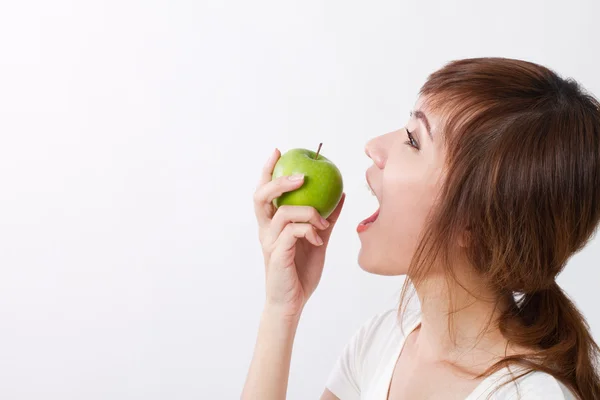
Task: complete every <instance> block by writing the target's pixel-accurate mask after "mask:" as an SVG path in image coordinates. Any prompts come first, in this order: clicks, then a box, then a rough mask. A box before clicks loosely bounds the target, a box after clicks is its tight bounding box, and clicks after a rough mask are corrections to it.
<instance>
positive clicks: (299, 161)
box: [272, 143, 344, 218]
mask: <svg viewBox="0 0 600 400" xmlns="http://www.w3.org/2000/svg"><path fill="white" fill-rule="evenodd" d="M322 144H323V143H321V144H320V145H319V148H318V150H317V152H316V153H315V152H314V151H311V150H307V149H291V150H289V151H287V152H286V153H285V154H282V155H281V157H280V158H279V160H278V161H277V163H276V164H275V167H274V169H273V176H272V179H275V178H278V177H280V176H283V175H293V174H304V183H303V184H302V186H300V187H299V188H298V189H296V190H293V191H291V192H285V193H283V194H282V195H281V196H279V197H278V198H276V199H274V200H273V204H274V205H275V207H279V206H282V205H296V206H311V207H314V208H316V209H317V211H318V212H319V214H320V215H321V216H322V217H323V218H327V217H329V215H331V213H332V212H333V210H335V207H336V206H337V205H338V203H339V201H340V200H341V198H342V192H343V190H344V183H343V181H342V174H341V173H340V170H339V169H338V168H337V167H336V166H335V164H334V163H332V162H331V161H329V160H328V159H327V158H326V157H324V156H323V155H321V154H319V152H320V151H321V145H322Z"/></svg>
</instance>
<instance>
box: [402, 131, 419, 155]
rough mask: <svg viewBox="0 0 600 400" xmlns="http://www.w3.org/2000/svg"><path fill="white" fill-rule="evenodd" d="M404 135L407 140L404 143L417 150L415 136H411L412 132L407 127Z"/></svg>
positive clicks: (417, 145) (417, 144)
mask: <svg viewBox="0 0 600 400" xmlns="http://www.w3.org/2000/svg"><path fill="white" fill-rule="evenodd" d="M406 136H408V140H407V141H406V142H405V143H406V144H407V145H409V146H411V147H414V148H415V149H417V150H419V143H417V142H416V141H415V138H413V136H412V133H411V132H410V131H409V130H408V129H407V130H406Z"/></svg>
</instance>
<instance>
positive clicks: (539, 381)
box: [493, 371, 577, 400]
mask: <svg viewBox="0 0 600 400" xmlns="http://www.w3.org/2000/svg"><path fill="white" fill-rule="evenodd" d="M515 375H516V376H518V375H519V374H515ZM503 378H504V379H507V380H508V379H509V378H511V376H510V373H508V372H506V373H505V374H504V375H503ZM497 382H498V385H499V381H497ZM494 386H496V385H494ZM493 399H494V400H508V399H522V400H533V399H545V400H576V399H577V397H575V395H574V394H573V392H571V390H570V389H569V388H567V386H566V385H564V384H563V383H562V382H561V381H559V380H558V379H556V378H555V377H554V376H552V375H550V374H548V373H546V372H543V371H531V372H529V373H528V374H526V375H524V376H521V377H520V378H518V379H517V380H516V381H515V382H510V383H508V384H506V385H504V386H502V388H501V389H499V390H498V392H497V394H496V395H495V396H494V397H493Z"/></svg>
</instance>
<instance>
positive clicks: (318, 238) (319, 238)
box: [317, 236, 323, 246]
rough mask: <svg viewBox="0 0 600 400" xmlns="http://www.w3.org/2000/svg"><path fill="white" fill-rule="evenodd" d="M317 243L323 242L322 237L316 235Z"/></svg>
mask: <svg viewBox="0 0 600 400" xmlns="http://www.w3.org/2000/svg"><path fill="white" fill-rule="evenodd" d="M317 243H319V246H320V245H322V244H323V239H321V237H320V236H317Z"/></svg>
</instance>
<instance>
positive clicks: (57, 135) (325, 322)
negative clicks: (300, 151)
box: [0, 0, 600, 400]
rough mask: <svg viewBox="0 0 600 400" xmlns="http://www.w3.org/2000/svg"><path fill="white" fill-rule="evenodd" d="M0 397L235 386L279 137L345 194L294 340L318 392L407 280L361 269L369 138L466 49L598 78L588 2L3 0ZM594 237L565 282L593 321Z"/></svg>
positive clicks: (245, 359)
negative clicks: (266, 174) (309, 156)
mask: <svg viewBox="0 0 600 400" xmlns="http://www.w3.org/2000/svg"><path fill="white" fill-rule="evenodd" d="M0 4H1V5H0V138H1V140H0V187H1V189H2V195H1V196H0V398H3V399H42V398H43V399H61V400H65V399H86V400H93V399H148V400H151V399H170V400H172V399H234V398H239V395H240V392H241V389H242V385H243V383H244V379H245V376H246V372H247V368H248V365H249V362H250V358H251V355H252V351H253V346H254V341H255V338H256V336H255V335H256V329H257V326H258V319H259V314H260V311H261V307H262V300H263V297H264V293H263V285H264V281H263V265H262V257H261V252H260V247H259V243H258V239H257V236H256V225H255V220H254V214H253V208H252V194H253V192H254V188H255V185H256V181H257V179H258V176H259V172H260V168H261V167H262V165H263V164H264V162H265V160H266V158H267V156H268V155H269V154H270V152H271V150H272V149H273V148H274V147H278V148H279V149H280V150H282V151H286V150H288V149H290V148H293V147H306V148H312V149H316V147H317V145H318V143H319V142H323V143H324V145H323V150H322V152H323V154H324V155H325V156H326V157H328V158H330V159H331V160H332V161H334V162H335V163H336V164H337V165H338V166H339V168H340V170H341V171H342V173H343V176H344V179H345V190H346V193H347V201H346V205H345V209H344V212H343V214H342V216H341V219H340V221H339V223H338V225H337V227H336V229H335V231H334V234H333V237H332V240H331V243H330V247H329V250H328V256H327V263H326V268H325V272H324V274H323V278H322V281H321V285H320V287H319V288H318V290H317V292H316V293H315V295H314V297H313V298H312V299H311V301H310V302H309V304H308V307H307V309H306V310H305V314H304V316H303V319H302V321H301V325H300V328H299V330H298V335H297V339H296V343H295V347H294V354H293V361H292V366H291V378H290V383H289V396H288V398H290V399H313V398H318V396H319V395H320V393H321V392H322V390H323V387H324V384H325V380H326V377H327V375H328V373H329V371H330V369H331V367H332V366H333V363H334V362H335V359H336V358H337V356H338V355H339V353H340V351H341V350H342V347H343V345H344V344H345V342H346V341H347V340H348V338H349V337H350V336H351V335H352V334H353V333H354V331H355V330H356V329H357V328H358V327H359V325H360V324H362V323H363V321H364V320H365V319H367V318H368V317H369V316H371V315H372V314H374V313H376V312H379V311H382V310H383V309H385V308H387V307H392V306H394V305H395V303H396V301H397V299H398V295H399V291H400V287H401V283H402V278H401V277H393V278H390V277H380V276H374V275H369V274H367V273H366V272H364V271H362V270H361V269H360V268H359V266H358V265H357V263H356V257H357V254H358V251H359V246H360V242H359V240H358V237H357V234H356V232H355V227H356V224H357V223H358V222H359V221H360V220H362V219H363V218H365V217H367V216H369V215H370V214H371V213H372V212H373V211H374V210H375V208H376V201H375V198H373V197H371V195H370V194H369V193H368V191H367V190H366V189H365V186H364V172H365V170H366V168H368V167H369V165H370V160H369V159H368V158H367V157H366V156H365V155H364V152H363V149H364V144H365V143H366V141H367V140H368V139H369V138H371V137H373V136H376V135H380V134H382V133H386V132H389V131H391V130H394V129H398V128H400V127H402V126H403V125H404V124H405V122H406V120H407V118H408V112H409V109H410V108H411V106H412V105H413V103H414V101H415V99H416V94H417V91H418V89H419V87H420V86H421V85H422V83H423V82H424V80H425V78H426V77H427V75H428V74H429V73H431V72H433V71H434V70H436V69H437V68H440V67H441V66H442V65H443V64H444V63H446V62H448V61H450V60H453V59H458V58H464V57H476V56H503V57H513V58H522V59H526V60H529V61H534V62H538V63H541V64H544V65H547V66H549V67H551V68H553V69H555V70H556V71H557V72H559V73H561V74H563V75H565V76H572V77H574V78H576V79H577V80H579V81H580V82H581V83H582V84H583V85H584V86H585V87H586V88H588V89H589V90H590V91H592V92H593V93H594V94H596V95H600V78H599V77H598V67H599V63H598V61H599V59H598V57H599V56H598V46H597V24H598V22H599V21H598V15H600V10H599V5H598V4H599V3H598V2H597V1H594V0H590V1H569V2H559V1H555V2H550V1H541V0H540V1H528V2H523V1H504V2H501V3H499V2H494V3H492V2H481V1H462V2H460V1H459V2H451V1H437V2H436V1H419V2H417V1H413V2H407V1H386V2H383V1H370V2H366V1H361V2H359V1H348V0H343V1H342V0H337V1H314V0H304V1H262V0H259V1H241V0H240V1H236V2H234V1H223V0H215V1H205V0H201V1H166V0H165V1H149V0H144V1H141V0H140V1H95V2H84V1H75V0H73V1H71V2H69V1H65V0H57V1H41V0H39V1H2V3H0ZM599 249H600V247H599V243H598V241H597V240H594V241H592V242H591V243H590V244H589V246H588V247H587V248H586V249H584V250H583V251H582V252H581V253H579V254H577V255H576V256H574V257H573V259H572V261H571V262H570V264H569V265H568V267H567V269H566V271H565V272H564V273H563V274H562V275H561V276H560V277H559V282H560V283H561V285H562V286H563V287H564V288H565V289H566V290H567V291H568V293H569V294H570V295H571V296H572V297H573V298H574V300H575V301H576V303H577V304H578V305H579V306H580V307H581V309H582V311H583V312H584V314H585V315H586V316H587V318H588V320H589V323H590V325H591V327H592V331H593V333H594V335H595V338H596V339H597V340H598V339H600V312H599V311H598V308H597V304H598V285H599V283H600V271H599V270H598V262H597V260H598V256H599V255H600V251H599Z"/></svg>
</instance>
